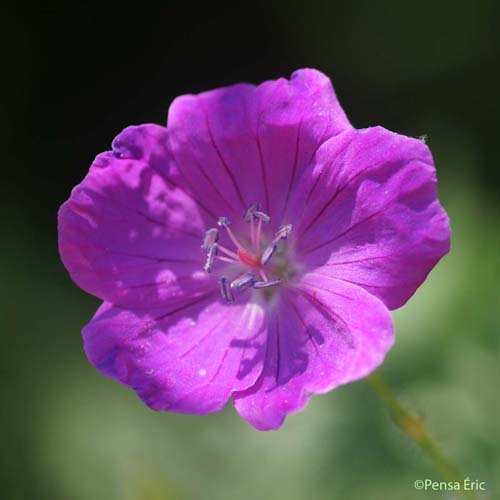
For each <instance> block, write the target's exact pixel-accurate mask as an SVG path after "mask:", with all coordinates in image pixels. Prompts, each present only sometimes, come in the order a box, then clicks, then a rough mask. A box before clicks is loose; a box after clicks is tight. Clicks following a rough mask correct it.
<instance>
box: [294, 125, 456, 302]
mask: <svg viewBox="0 0 500 500" xmlns="http://www.w3.org/2000/svg"><path fill="white" fill-rule="evenodd" d="M291 205H292V206H293V207H294V210H295V212H294V217H295V220H297V221H298V223H297V224H296V226H295V227H296V234H297V240H298V241H299V242H300V243H299V245H298V246H297V258H298V259H300V260H301V262H302V263H303V265H304V266H305V267H306V269H312V268H316V272H317V273H321V274H324V275H325V276H332V277H336V278H339V279H343V280H345V281H347V282H351V283H354V284H357V285H359V286H362V287H363V288H365V289H366V290H368V291H369V292H370V293H373V294H374V295H376V296H377V297H379V298H381V299H382V300H383V301H384V302H385V304H386V305H387V306H388V307H389V308H390V309H394V308H397V307H400V306H401V305H403V304H404V303H405V302H406V301H407V300H408V299H409V298H410V297H411V295H412V294H413V293H414V292H415V290H416V289H417V288H418V286H419V285H420V284H421V283H422V282H423V281H424V279H425V277H426V276H427V274H428V273H429V272H430V271H431V269H432V268H433V267H434V266H435V265H436V263H437V262H438V261H439V260H440V259H441V257H442V256H443V255H445V254H446V253H447V252H448V250H449V247H450V228H449V222H448V217H447V216H446V213H445V211H444V210H443V208H442V207H441V205H440V204H439V201H438V199H437V191H436V172H435V169H434V164H433V161H432V156H431V153H430V151H429V149H428V147H427V146H426V145H425V144H424V143H423V142H422V141H420V140H418V139H413V138H409V137H405V136H401V135H398V134H395V133H392V132H389V131H388V130H385V129H383V128H381V127H374V128H369V129H365V130H353V131H350V132H346V133H345V134H341V135H339V136H337V137H335V138H333V139H331V140H329V141H328V142H326V143H325V144H324V145H323V146H322V147H321V148H320V150H319V151H318V153H317V155H316V158H315V160H314V164H313V166H312V168H311V170H310V172H307V173H306V174H304V176H303V177H302V189H301V190H298V191H297V192H296V193H295V197H294V199H293V200H292V203H291ZM318 268H320V269H318Z"/></svg>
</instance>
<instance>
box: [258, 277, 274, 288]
mask: <svg viewBox="0 0 500 500" xmlns="http://www.w3.org/2000/svg"><path fill="white" fill-rule="evenodd" d="M280 283H281V280H280V279H276V280H269V281H256V282H255V283H254V284H253V287H254V288H267V287H270V286H276V285H279V284H280Z"/></svg>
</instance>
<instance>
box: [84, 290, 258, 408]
mask: <svg viewBox="0 0 500 500" xmlns="http://www.w3.org/2000/svg"><path fill="white" fill-rule="evenodd" d="M263 321H264V313H263V310H262V308H261V307H260V306H259V305H258V304H255V303H253V304H251V303H249V304H244V305H234V306H233V307H227V306H226V305H223V304H221V303H220V302H214V297H213V294H211V295H208V296H206V297H201V298H199V299H197V300H196V301H193V302H187V303H185V304H183V305H182V306H177V307H176V308H172V307H170V308H163V309H161V310H154V312H153V311H150V312H142V311H131V310H125V309H121V308H118V307H113V306H112V305H111V304H107V303H105V304H103V305H102V306H101V308H100V309H99V310H98V311H97V313H96V315H95V317H94V318H93V320H92V321H91V322H90V323H89V324H88V325H87V326H86V327H85V328H84V329H83V338H84V342H85V351H86V353H87V356H88V358H89V360H90V362H91V363H92V364H94V365H95V366H96V367H97V368H98V369H99V371H100V372H101V373H103V374H104V375H106V376H107V377H111V378H113V379H116V380H118V381H119V382H121V383H123V384H125V385H127V386H129V387H131V388H133V389H134V390H135V391H136V392H137V394H138V395H139V396H140V397H141V399H142V400H143V401H144V402H145V403H146V404H147V405H149V406H150V407H151V408H153V409H155V410H169V411H175V412H182V413H195V414H203V413H210V412H214V411H218V410H220V409H222V408H223V407H224V405H225V404H226V402H227V399H228V397H229V396H230V394H231V392H232V391H236V390H242V389H245V388H247V387H249V386H251V385H252V384H253V383H254V382H255V380H256V379H257V377H258V376H259V374H260V372H261V370H262V363H263V357H264V349H263V343H264V331H263Z"/></svg>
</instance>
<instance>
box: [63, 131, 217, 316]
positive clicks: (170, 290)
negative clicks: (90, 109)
mask: <svg viewBox="0 0 500 500" xmlns="http://www.w3.org/2000/svg"><path fill="white" fill-rule="evenodd" d="M170 168H171V158H170V154H169V152H168V150H167V148H166V129H165V128H163V127H159V126H157V125H142V126H140V127H129V128H127V129H125V130H124V131H123V132H122V133H121V134H120V135H119V136H118V137H117V138H116V139H115V141H114V142H113V152H108V153H103V154H101V155H99V156H98V157H97V158H96V160H95V162H94V163H93V165H92V167H91V168H90V171H89V173H88V174H87V176H86V177H85V179H84V180H83V181H82V183H81V184H80V185H78V186H77V187H75V189H74V190H73V192H72V193H71V197H70V199H69V200H68V201H67V202H66V203H65V204H64V205H63V206H62V207H61V209H60V211H59V250H60V254H61V257H62V260H63V262H64V264H65V266H66V267H67V269H68V270H69V272H70V274H71V277H72V278H73V280H74V281H75V282H76V283H78V285H79V286H81V287H82V288H83V289H84V290H86V291H88V292H90V293H92V294H94V295H96V296H98V297H100V298H101V299H104V300H106V301H109V302H112V303H114V304H116V305H121V306H131V307H156V306H162V305H164V303H165V301H166V300H178V299H180V298H182V297H190V296H196V295H197V294H199V293H202V292H203V290H204V289H206V287H207V286H208V283H209V278H208V276H207V275H206V274H205V273H203V272H202V271H201V270H202V266H203V260H204V257H203V255H202V253H201V250H200V244H201V241H202V236H203V233H204V231H205V229H206V224H205V222H204V221H203V217H202V216H207V214H206V213H204V212H203V209H202V208H200V207H199V206H198V205H197V204H196V203H195V202H194V201H193V200H192V199H191V198H190V196H188V195H187V194H186V193H185V191H184V190H183V189H181V188H179V187H177V186H176V185H175V184H173V183H172V181H171V180H170V173H169V169H170ZM211 286H212V287H213V286H216V285H214V284H212V285H211Z"/></svg>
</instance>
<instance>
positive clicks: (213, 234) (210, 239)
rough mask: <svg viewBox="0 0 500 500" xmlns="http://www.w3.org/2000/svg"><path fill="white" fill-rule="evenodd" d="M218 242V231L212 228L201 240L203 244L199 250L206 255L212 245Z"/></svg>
mask: <svg viewBox="0 0 500 500" xmlns="http://www.w3.org/2000/svg"><path fill="white" fill-rule="evenodd" d="M217 241H219V231H218V230H217V229H215V227H213V228H212V229H209V230H208V231H207V232H206V233H205V237H204V238H203V244H202V245H201V249H202V250H203V252H204V253H208V251H209V250H210V248H211V247H212V245H213V244H214V243H217Z"/></svg>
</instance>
